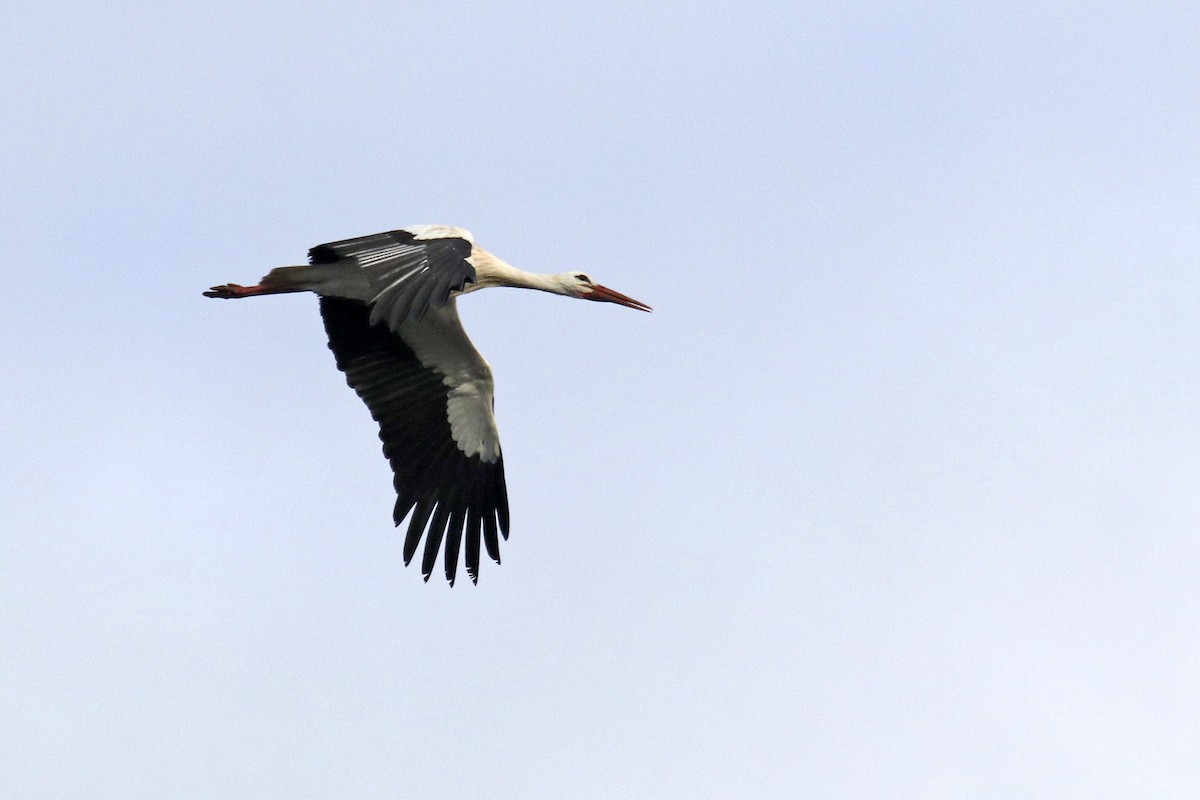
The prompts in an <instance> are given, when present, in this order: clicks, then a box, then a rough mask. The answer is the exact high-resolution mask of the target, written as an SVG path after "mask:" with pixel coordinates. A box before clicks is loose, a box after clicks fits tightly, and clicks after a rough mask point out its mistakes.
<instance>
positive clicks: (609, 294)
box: [580, 283, 651, 311]
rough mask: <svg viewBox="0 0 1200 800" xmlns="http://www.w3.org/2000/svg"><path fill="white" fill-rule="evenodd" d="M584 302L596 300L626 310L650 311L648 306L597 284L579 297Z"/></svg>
mask: <svg viewBox="0 0 1200 800" xmlns="http://www.w3.org/2000/svg"><path fill="white" fill-rule="evenodd" d="M580 296H581V297H583V298H584V299H585V300H598V301H600V302H602V303H616V304H617V305H619V306H625V307H626V308H636V309H637V310H638V311H650V310H651V308H650V306H648V305H646V304H645V303H641V302H638V301H637V300H634V299H633V298H632V297H626V296H625V295H623V294H621V293H620V292H614V291H613V290H612V289H610V288H608V287H607V286H601V285H600V284H598V283H594V284H592V290H591V291H590V292H588V293H587V294H585V295H580Z"/></svg>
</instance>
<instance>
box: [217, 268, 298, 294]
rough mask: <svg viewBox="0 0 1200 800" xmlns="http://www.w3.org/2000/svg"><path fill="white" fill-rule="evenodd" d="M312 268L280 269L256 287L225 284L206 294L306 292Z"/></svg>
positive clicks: (269, 274) (267, 276)
mask: <svg viewBox="0 0 1200 800" xmlns="http://www.w3.org/2000/svg"><path fill="white" fill-rule="evenodd" d="M311 269H312V268H311V267H278V268H276V269H273V270H271V271H270V272H269V273H267V275H266V277H264V278H263V279H262V280H261V281H259V282H258V284H257V285H255V286H241V285H240V284H236V283H224V284H221V285H220V286H214V287H212V288H211V289H209V290H208V291H207V292H205V293H204V296H205V297H222V298H226V299H229V298H234V297H253V296H254V295H258V294H283V293H284V292H306V291H308V290H309V289H310V284H308V283H306V282H304V278H306V277H308V276H309V275H310V273H311Z"/></svg>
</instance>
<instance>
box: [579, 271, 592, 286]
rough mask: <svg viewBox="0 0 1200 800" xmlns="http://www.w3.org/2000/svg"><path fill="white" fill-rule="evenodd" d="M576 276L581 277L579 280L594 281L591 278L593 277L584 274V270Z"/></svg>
mask: <svg viewBox="0 0 1200 800" xmlns="http://www.w3.org/2000/svg"><path fill="white" fill-rule="evenodd" d="M575 277H576V278H579V280H581V281H583V282H584V283H591V282H592V279H591V278H589V277H588V276H587V275H584V274H583V273H582V272H581V273H579V274H578V275H576V276H575Z"/></svg>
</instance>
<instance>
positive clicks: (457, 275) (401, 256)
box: [308, 230, 476, 328]
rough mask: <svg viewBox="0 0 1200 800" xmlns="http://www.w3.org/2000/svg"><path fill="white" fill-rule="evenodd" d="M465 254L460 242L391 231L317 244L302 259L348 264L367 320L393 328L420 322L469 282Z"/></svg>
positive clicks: (465, 246)
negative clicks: (367, 300)
mask: <svg viewBox="0 0 1200 800" xmlns="http://www.w3.org/2000/svg"><path fill="white" fill-rule="evenodd" d="M470 255H471V243H470V242H468V241H467V240H466V239H463V238H460V237H457V236H450V237H443V238H436V239H417V238H416V237H415V236H414V235H413V234H412V233H411V232H409V231H405V230H396V231H387V232H385V233H373V234H371V235H370V236H358V237H356V238H354V239H343V240H341V241H339V242H327V243H326V244H320V245H317V246H316V247H314V248H312V249H311V250H309V251H308V260H309V261H310V262H311V263H313V264H334V263H337V262H339V261H344V260H352V261H354V262H355V263H356V264H357V265H358V267H359V268H360V269H361V270H362V271H363V273H364V274H365V276H366V278H367V283H368V284H369V285H370V290H371V293H372V294H373V300H372V303H371V317H370V319H371V321H372V322H381V321H386V322H387V323H388V324H389V325H391V326H392V327H393V328H397V327H398V326H399V325H400V323H401V322H402V321H403V320H404V319H406V318H412V319H420V318H421V317H422V316H424V314H425V312H426V311H428V310H429V308H430V307H434V306H444V305H446V303H447V302H448V301H449V299H450V294H451V292H453V291H462V290H463V288H465V287H466V285H467V284H468V283H474V282H475V280H476V275H475V267H473V266H471V263H470V262H469V261H468V260H467V259H468V258H469V257H470Z"/></svg>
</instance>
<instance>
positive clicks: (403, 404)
mask: <svg viewBox="0 0 1200 800" xmlns="http://www.w3.org/2000/svg"><path fill="white" fill-rule="evenodd" d="M367 238H370V237H367ZM323 246H326V247H327V246H329V245H323ZM321 317H322V319H323V320H324V321H325V331H326V333H327V334H328V335H329V349H331V350H332V351H333V355H334V358H335V359H336V360H337V366H338V369H340V370H341V371H342V372H344V373H346V382H347V383H349V384H350V386H351V387H352V388H353V389H354V391H356V392H357V393H358V396H359V397H361V398H362V399H363V401H364V402H365V403H366V404H367V408H368V409H370V411H371V416H372V417H374V418H375V420H376V421H377V422H378V423H379V438H380V439H382V440H383V453H384V455H385V456H386V457H387V459H388V461H389V462H390V463H391V465H392V472H393V473H394V476H395V478H394V481H393V483H394V485H395V488H396V495H397V499H396V507H395V512H394V514H393V518H394V520H395V523H396V525H397V526H398V525H400V523H401V522H402V521H403V520H404V518H405V517H406V516H408V515H409V513H410V512H411V514H412V516H411V519H410V520H409V525H408V533H407V535H406V537H405V541H404V563H405V564H408V563H409V561H410V560H411V559H412V557H413V555H414V554H415V553H416V550H417V546H418V544H419V543H420V541H421V537H422V535H423V534H425V551H424V556H423V558H422V561H421V572H422V573H423V574H424V576H425V580H429V576H430V574H431V573H432V571H433V567H434V565H435V563H436V561H437V555H438V549H439V548H440V546H441V544H442V540H443V538H444V539H445V543H446V548H445V549H446V553H445V570H446V579H447V580H448V581H450V584H451V585H453V584H454V578H455V574H456V572H457V568H458V556H459V549H460V547H461V545H462V542H463V537H464V534H465V538H466V554H465V559H464V560H465V562H466V566H467V574H468V575H470V577H471V580H472V581H473V582H474V581H477V580H478V578H479V540H480V536H481V535H482V538H483V542H484V546H485V548H486V550H487V554H488V555H489V556H491V557H492V559H493V560H494V561H496V563H500V546H499V536H498V535H497V534H498V533H499V535H502V536H503V537H504V538H505V539H507V538H508V495H507V490H506V487H505V484H504V458H503V456H502V455H501V453H500V440H499V435H498V433H497V431H496V424H495V419H494V418H493V416H492V375H491V370H490V369H489V368H488V365H487V362H485V361H484V360H483V358H482V356H480V355H479V353H478V352H477V351H476V350H475V348H474V346H473V345H472V344H471V342H470V340H469V339H468V338H467V335H466V333H465V332H464V331H463V329H462V324H461V323H460V322H459V320H458V312H457V310H456V309H455V307H454V303H452V302H450V303H448V304H446V305H443V306H442V307H440V308H437V309H436V310H432V311H430V313H428V314H427V315H426V316H425V318H424V319H422V320H421V321H419V322H417V321H412V320H409V321H405V322H404V323H403V324H401V325H399V326H398V327H397V330H398V332H397V331H393V330H390V329H389V328H387V327H385V326H384V325H382V324H374V323H373V318H374V314H373V311H372V309H370V308H369V307H368V306H366V305H364V304H363V303H360V302H358V301H356V300H346V299H342V298H337V297H322V298H321Z"/></svg>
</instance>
